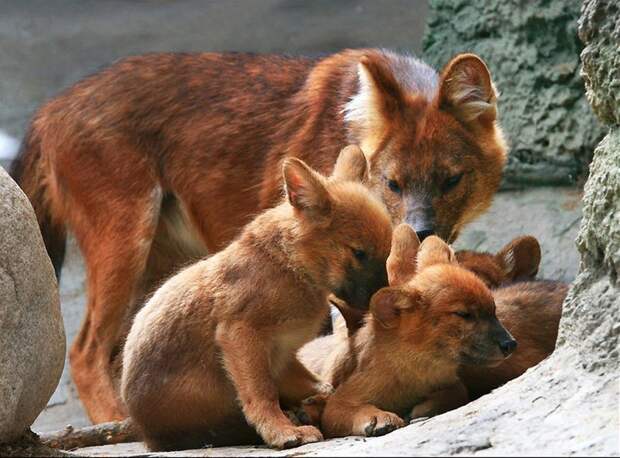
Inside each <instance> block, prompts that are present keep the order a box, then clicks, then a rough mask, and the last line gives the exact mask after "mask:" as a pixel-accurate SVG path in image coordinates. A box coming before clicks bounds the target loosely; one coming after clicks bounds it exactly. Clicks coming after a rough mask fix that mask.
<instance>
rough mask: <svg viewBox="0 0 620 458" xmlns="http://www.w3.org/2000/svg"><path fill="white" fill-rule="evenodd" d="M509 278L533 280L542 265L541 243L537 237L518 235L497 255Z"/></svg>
mask: <svg viewBox="0 0 620 458" xmlns="http://www.w3.org/2000/svg"><path fill="white" fill-rule="evenodd" d="M496 257H497V259H498V262H499V264H500V265H502V266H504V273H505V274H506V277H507V279H508V280H531V279H533V278H535V277H536V274H537V273H538V268H539V266H540V258H541V254H540V244H539V243H538V240H536V238H535V237H532V236H531V235H525V236H522V237H517V238H516V239H514V240H512V241H511V242H510V243H509V244H508V245H506V246H505V247H504V248H502V249H501V250H500V251H499V252H498V253H497V255H496Z"/></svg>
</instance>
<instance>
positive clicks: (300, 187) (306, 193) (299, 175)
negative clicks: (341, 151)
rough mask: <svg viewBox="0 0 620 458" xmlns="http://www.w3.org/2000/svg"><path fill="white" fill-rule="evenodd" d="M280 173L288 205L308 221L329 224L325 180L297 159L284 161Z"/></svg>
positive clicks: (328, 203) (329, 215)
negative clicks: (282, 176) (282, 177)
mask: <svg viewBox="0 0 620 458" xmlns="http://www.w3.org/2000/svg"><path fill="white" fill-rule="evenodd" d="M282 173H283V175H284V185H285V189H286V196H287V197H288V201H289V202H290V204H291V205H292V206H293V207H294V208H295V209H296V210H298V211H299V212H301V213H302V214H303V215H304V216H306V217H307V218H308V220H309V221H312V222H314V223H318V224H326V223H329V220H330V218H331V199H330V197H329V192H328V191H327V189H326V187H325V179H324V178H323V177H322V176H321V175H319V174H318V173H316V172H315V171H314V170H312V169H311V168H310V167H308V166H307V165H306V163H305V162H303V161H302V160H300V159H297V158H288V159H286V160H285V161H284V164H283V166H282Z"/></svg>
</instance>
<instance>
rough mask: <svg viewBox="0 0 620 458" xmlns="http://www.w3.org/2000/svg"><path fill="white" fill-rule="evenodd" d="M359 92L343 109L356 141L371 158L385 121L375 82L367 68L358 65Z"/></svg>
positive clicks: (346, 121) (346, 122) (345, 119)
mask: <svg viewBox="0 0 620 458" xmlns="http://www.w3.org/2000/svg"><path fill="white" fill-rule="evenodd" d="M357 75H358V81H359V91H358V92H357V94H355V95H354V96H353V97H351V100H350V101H349V102H348V103H347V104H346V105H345V106H344V107H343V109H342V112H343V114H344V121H345V124H346V125H347V126H348V128H349V129H350V132H353V133H354V137H355V138H354V140H355V141H356V142H357V143H358V145H359V146H360V148H361V149H362V151H364V154H366V157H369V154H371V152H372V151H374V150H375V148H376V146H377V145H376V143H377V141H378V139H379V138H380V135H381V132H382V129H383V128H384V125H385V120H384V119H383V117H382V114H381V111H380V109H379V102H380V100H379V97H381V95H380V94H379V91H378V89H377V88H376V87H375V82H374V81H373V79H372V76H371V75H370V73H369V72H368V70H367V69H366V67H365V66H364V65H363V64H361V63H359V64H357Z"/></svg>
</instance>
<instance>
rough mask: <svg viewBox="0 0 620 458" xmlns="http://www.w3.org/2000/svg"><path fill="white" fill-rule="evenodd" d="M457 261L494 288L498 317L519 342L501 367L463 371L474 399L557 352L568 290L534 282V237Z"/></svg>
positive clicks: (555, 284)
mask: <svg viewBox="0 0 620 458" xmlns="http://www.w3.org/2000/svg"><path fill="white" fill-rule="evenodd" d="M456 258H457V260H458V261H459V264H460V265H462V266H463V267H465V268H466V269H469V270H471V271H472V272H474V273H476V274H477V275H478V276H479V277H480V278H481V279H482V280H484V281H485V283H487V285H488V286H489V287H491V288H493V297H494V298H495V303H496V305H497V317H498V318H499V319H500V321H501V322H502V323H503V324H504V325H505V326H506V329H508V331H510V333H511V334H512V335H513V336H514V337H515V339H516V340H517V342H518V343H519V345H518V346H517V349H516V350H515V352H514V353H513V354H512V356H511V357H510V358H508V359H507V360H506V361H503V362H502V363H501V364H499V365H498V366H495V367H485V368H480V367H473V366H463V367H462V368H461V369H460V371H459V373H460V377H461V379H462V381H463V383H464V384H465V386H466V387H467V391H468V393H469V397H470V398H471V399H475V398H478V397H480V396H482V395H483V394H486V393H488V392H490V391H491V390H493V389H495V388H497V387H499V386H501V385H503V384H504V383H506V382H508V381H509V380H512V379H514V378H517V377H518V376H520V375H521V374H523V373H524V372H525V371H526V370H527V369H529V368H530V367H533V366H535V365H536V364H538V363H540V362H541V361H542V360H543V359H545V358H546V357H547V356H549V355H550V354H551V353H552V352H553V350H554V349H555V342H556V340H557V336H558V326H559V324H560V317H561V315H562V303H563V302H564V298H565V297H566V294H567V292H568V285H567V284H566V283H562V282H558V281H548V280H540V281H535V280H534V279H535V277H536V274H537V272H538V268H539V264H540V246H539V244H538V241H537V240H536V239H535V238H534V237H531V236H523V237H518V238H516V239H514V240H512V241H511V242H510V243H508V244H507V245H506V246H504V247H503V248H502V249H501V250H499V251H498V252H497V254H491V253H476V252H473V251H460V252H457V253H456Z"/></svg>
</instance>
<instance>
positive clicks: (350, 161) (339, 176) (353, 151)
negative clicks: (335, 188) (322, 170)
mask: <svg viewBox="0 0 620 458" xmlns="http://www.w3.org/2000/svg"><path fill="white" fill-rule="evenodd" d="M331 177H332V178H333V179H335V180H339V181H359V182H362V183H363V182H365V181H366V179H367V177H368V162H367V161H366V156H364V153H363V152H362V150H361V149H360V147H359V146H357V145H349V146H345V147H344V148H343V149H342V151H340V154H339V155H338V160H337V161H336V165H335V166H334V171H333V172H332V175H331Z"/></svg>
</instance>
